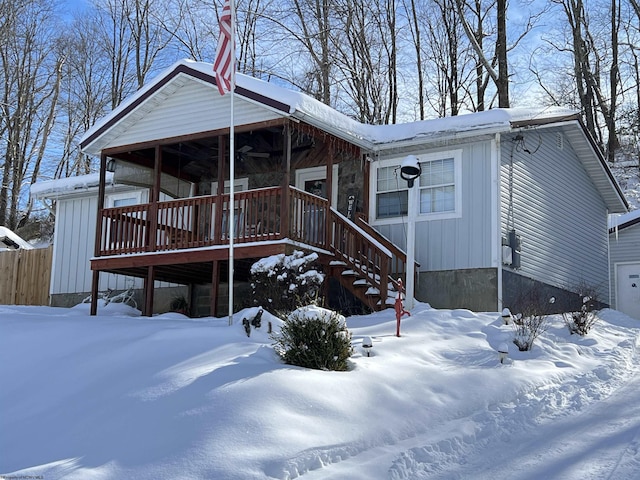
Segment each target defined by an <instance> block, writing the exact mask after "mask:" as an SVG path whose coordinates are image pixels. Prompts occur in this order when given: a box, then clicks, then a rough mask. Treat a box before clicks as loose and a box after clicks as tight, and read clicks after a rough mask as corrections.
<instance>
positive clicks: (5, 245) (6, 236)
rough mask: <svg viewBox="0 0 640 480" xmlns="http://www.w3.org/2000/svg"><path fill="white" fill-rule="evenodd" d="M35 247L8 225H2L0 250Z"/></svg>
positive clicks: (0, 229)
mask: <svg viewBox="0 0 640 480" xmlns="http://www.w3.org/2000/svg"><path fill="white" fill-rule="evenodd" d="M20 248H23V249H25V250H31V249H33V246H32V245H31V244H30V243H29V242H27V241H26V240H23V239H22V238H21V237H20V236H19V235H17V234H15V233H14V232H13V231H11V230H9V229H8V228H7V227H0V252H1V251H5V250H18V249H20Z"/></svg>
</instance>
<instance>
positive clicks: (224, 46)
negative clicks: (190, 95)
mask: <svg viewBox="0 0 640 480" xmlns="http://www.w3.org/2000/svg"><path fill="white" fill-rule="evenodd" d="M231 28H232V25H231V4H230V0H225V1H224V6H223V7H222V15H220V38H219V39H218V49H217V51H216V60H215V62H214V63H213V71H214V72H215V74H216V83H217V84H218V90H219V91H220V95H224V94H225V93H227V92H228V91H230V90H231V69H232V68H233V67H234V65H233V60H232V50H233V48H232V47H233V45H232V39H231Z"/></svg>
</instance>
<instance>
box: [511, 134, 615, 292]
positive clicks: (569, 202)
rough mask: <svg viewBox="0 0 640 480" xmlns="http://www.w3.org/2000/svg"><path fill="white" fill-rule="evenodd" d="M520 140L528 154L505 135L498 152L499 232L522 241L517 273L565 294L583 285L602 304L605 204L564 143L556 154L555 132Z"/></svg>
mask: <svg viewBox="0 0 640 480" xmlns="http://www.w3.org/2000/svg"><path fill="white" fill-rule="evenodd" d="M524 135H525V141H526V142H527V145H528V146H530V148H529V150H530V151H531V152H532V153H527V152H525V151H524V150H523V149H518V148H515V145H514V142H513V141H512V137H510V136H504V137H503V138H502V152H501V158H502V173H501V188H500V190H501V220H502V225H501V231H502V235H503V236H505V235H507V232H508V231H509V230H511V229H514V230H515V231H516V233H517V234H518V235H520V237H521V241H522V244H521V267H520V268H519V269H518V270H516V272H517V273H519V274H521V275H524V276H526V277H529V278H533V279H535V280H538V281H541V282H544V283H547V284H549V285H553V286H556V287H560V288H567V289H569V290H571V289H572V288H573V287H576V286H577V285H579V284H580V283H582V282H585V283H587V284H588V285H592V286H597V287H598V288H600V292H599V293H600V295H601V296H602V298H603V299H604V301H607V299H608V298H609V289H608V259H607V257H608V249H607V235H608V233H607V232H608V230H607V209H606V205H605V204H604V201H603V199H602V197H601V196H600V194H599V192H598V190H597V189H596V187H595V186H594V184H593V182H592V181H591V179H590V177H589V175H588V174H587V172H586V170H585V168H584V167H583V165H582V163H581V162H580V160H579V158H578V157H577V155H576V154H575V152H574V151H573V149H572V147H571V145H570V144H569V142H565V143H564V144H563V145H562V146H563V148H562V149H559V148H558V144H557V136H556V132H554V131H548V132H532V133H525V134H524ZM536 145H537V147H536V148H534V147H533V146H536ZM504 268H509V267H506V266H505V267H504Z"/></svg>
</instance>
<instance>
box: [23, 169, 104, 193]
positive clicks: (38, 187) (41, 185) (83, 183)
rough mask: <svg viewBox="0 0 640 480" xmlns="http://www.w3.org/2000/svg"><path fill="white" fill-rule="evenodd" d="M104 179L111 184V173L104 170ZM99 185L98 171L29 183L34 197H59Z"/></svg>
mask: <svg viewBox="0 0 640 480" xmlns="http://www.w3.org/2000/svg"><path fill="white" fill-rule="evenodd" d="M105 180H106V184H107V185H113V173H112V172H106V177H105ZM99 185H100V174H99V173H90V174H88V175H78V176H76V177H67V178H58V179H55V180H44V181H41V182H37V183H34V184H33V185H31V196H33V197H34V198H47V197H59V196H61V195H65V194H70V193H76V192H78V191H83V190H89V189H92V188H97V187H98V186H99Z"/></svg>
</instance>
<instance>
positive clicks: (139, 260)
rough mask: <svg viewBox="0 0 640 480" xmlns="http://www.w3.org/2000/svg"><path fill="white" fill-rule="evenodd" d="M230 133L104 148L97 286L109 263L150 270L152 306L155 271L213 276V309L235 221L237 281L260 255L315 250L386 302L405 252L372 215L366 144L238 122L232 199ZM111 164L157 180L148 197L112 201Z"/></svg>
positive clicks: (184, 277)
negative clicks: (108, 191)
mask: <svg viewBox="0 0 640 480" xmlns="http://www.w3.org/2000/svg"><path fill="white" fill-rule="evenodd" d="M229 143H230V142H229V136H228V129H226V130H224V131H216V132H206V133H203V134H198V135H192V136H189V137H188V138H184V137H181V138H174V139H163V140H161V141H157V142H153V143H152V144H141V145H127V146H125V147H118V148H112V149H108V150H103V151H102V155H101V181H100V189H99V199H98V202H99V212H98V218H97V229H96V243H95V255H94V257H93V258H92V260H91V269H92V271H93V283H92V298H97V296H98V295H97V293H98V287H97V285H98V283H99V274H100V272H110V273H116V274H122V275H128V276H133V277H137V278H142V279H143V280H144V287H143V290H144V304H143V314H145V315H151V314H152V313H153V304H154V285H155V284H156V282H157V281H163V282H168V283H171V284H181V285H189V286H192V285H209V284H210V285H211V287H210V290H211V291H210V294H209V295H208V296H209V298H210V308H209V311H210V312H217V311H218V298H219V288H220V285H221V283H222V284H223V283H225V282H226V281H227V279H228V268H229V256H230V255H229V254H230V248H229V246H230V243H231V242H230V235H231V233H232V234H233V242H232V243H233V247H234V248H233V256H234V260H236V262H235V263H234V278H235V279H236V280H238V281H247V280H248V276H249V273H248V270H249V267H250V265H251V264H252V263H253V262H255V261H257V260H258V259H260V258H264V257H266V256H269V255H274V254H279V253H291V252H292V251H293V250H294V249H300V250H304V251H315V252H317V253H318V254H319V258H320V262H321V264H322V265H323V267H324V270H325V273H326V274H328V275H329V276H334V277H335V278H336V279H338V281H339V282H340V285H342V287H343V288H346V289H348V290H349V291H350V292H351V293H352V294H353V295H354V296H355V297H356V298H358V299H359V300H360V301H361V302H363V303H364V304H365V305H366V306H367V307H368V308H369V309H371V310H377V309H380V308H385V307H386V306H387V303H388V300H387V299H388V296H389V292H390V291H393V290H394V286H395V283H396V281H397V278H401V277H402V276H403V275H404V271H405V266H404V262H405V261H406V258H405V255H404V253H403V252H401V251H399V250H398V249H397V248H396V247H395V246H394V245H392V244H391V243H390V242H388V241H387V240H386V239H385V238H383V237H381V236H380V235H379V234H378V233H377V232H376V231H375V230H374V229H373V228H371V227H370V226H369V225H368V224H367V223H366V217H365V212H366V211H367V209H368V206H367V201H366V199H367V196H368V194H367V191H366V190H367V187H366V185H368V179H367V177H368V164H367V162H366V161H365V160H363V159H362V158H361V154H360V152H359V148H357V147H355V146H353V145H351V144H349V143H347V142H345V141H343V140H340V139H338V138H336V137H333V136H331V135H328V134H327V133H326V132H321V131H319V130H317V129H315V128H313V127H310V126H305V125H300V124H296V125H291V124H290V123H289V122H287V121H282V122H269V123H268V124H260V125H252V126H246V125H245V126H243V127H240V128H239V132H238V136H237V137H236V144H237V145H239V146H238V150H237V153H236V154H235V155H234V162H235V163H234V170H235V175H234V198H233V201H232V200H231V196H230V193H229V190H230V169H229V162H230V155H229ZM107 170H110V171H113V172H114V177H115V179H116V181H117V182H121V183H124V184H131V185H137V186H140V187H146V188H148V201H147V202H144V203H134V204H125V205H111V204H107V203H105V187H104V177H105V172H106V171H107ZM309 172H311V173H313V175H310V174H309ZM296 185H297V186H296ZM94 308H97V307H96V306H95V305H93V304H92V312H94V313H95V311H94V310H93V309H94Z"/></svg>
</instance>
